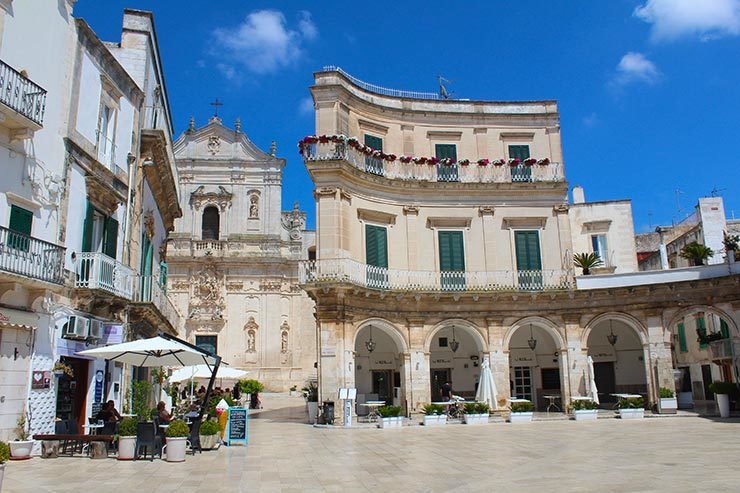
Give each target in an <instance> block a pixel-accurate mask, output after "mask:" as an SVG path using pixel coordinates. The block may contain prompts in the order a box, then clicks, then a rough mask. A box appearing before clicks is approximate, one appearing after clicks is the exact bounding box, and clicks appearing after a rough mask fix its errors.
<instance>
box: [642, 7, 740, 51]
mask: <svg viewBox="0 0 740 493" xmlns="http://www.w3.org/2000/svg"><path fill="white" fill-rule="evenodd" d="M634 15H635V17H637V18H639V19H642V20H643V21H645V22H647V23H649V24H652V28H651V32H650V36H651V38H652V40H653V41H672V40H675V39H678V38H682V37H686V36H699V37H700V39H701V40H702V41H707V40H710V39H714V38H719V37H722V36H737V35H738V34H740V0H647V1H646V3H645V5H641V6H639V7H637V8H636V9H635V11H634Z"/></svg>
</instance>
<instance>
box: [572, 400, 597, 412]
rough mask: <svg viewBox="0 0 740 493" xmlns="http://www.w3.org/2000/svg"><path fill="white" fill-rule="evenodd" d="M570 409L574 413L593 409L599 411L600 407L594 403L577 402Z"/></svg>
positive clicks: (586, 401)
mask: <svg viewBox="0 0 740 493" xmlns="http://www.w3.org/2000/svg"><path fill="white" fill-rule="evenodd" d="M570 407H571V408H572V409H573V410H574V411H591V410H593V409H598V408H599V405H598V404H596V403H595V402H594V401H588V400H577V401H573V402H572V403H571V404H570Z"/></svg>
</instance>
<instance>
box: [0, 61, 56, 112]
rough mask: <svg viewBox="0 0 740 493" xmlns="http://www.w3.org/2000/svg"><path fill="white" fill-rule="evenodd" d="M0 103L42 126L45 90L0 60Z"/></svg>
mask: <svg viewBox="0 0 740 493" xmlns="http://www.w3.org/2000/svg"><path fill="white" fill-rule="evenodd" d="M0 102H1V103H3V104H4V105H5V106H7V107H9V108H11V109H12V110H14V111H15V112H17V113H18V114H20V115H23V116H25V117H26V118H28V119H29V120H31V121H32V122H34V123H36V124H37V125H43V124H44V110H45V109H46V90H44V89H43V88H41V86H39V85H38V84H35V83H34V82H32V81H31V80H30V79H28V78H27V77H25V76H23V74H21V73H20V72H18V71H17V70H15V69H14V68H13V67H11V66H10V65H8V64H7V63H5V62H3V61H2V60H0Z"/></svg>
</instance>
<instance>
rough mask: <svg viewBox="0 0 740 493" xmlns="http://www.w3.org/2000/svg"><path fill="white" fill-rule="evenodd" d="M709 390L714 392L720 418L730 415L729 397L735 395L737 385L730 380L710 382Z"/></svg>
mask: <svg viewBox="0 0 740 493" xmlns="http://www.w3.org/2000/svg"><path fill="white" fill-rule="evenodd" d="M709 391H710V392H713V393H714V396H715V398H716V399H717V407H719V415H720V417H722V418H729V417H730V398H731V397H733V398H734V397H735V396H736V395H737V385H735V384H734V383H732V382H720V381H717V382H712V383H711V384H709Z"/></svg>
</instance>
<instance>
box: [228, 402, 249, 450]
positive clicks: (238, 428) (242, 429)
mask: <svg viewBox="0 0 740 493" xmlns="http://www.w3.org/2000/svg"><path fill="white" fill-rule="evenodd" d="M228 413H229V417H228V421H227V425H226V437H225V438H226V440H224V441H225V442H226V445H232V444H234V443H244V445H246V444H247V441H248V439H247V418H248V416H249V413H248V412H247V409H245V408H243V407H230V408H229V410H228Z"/></svg>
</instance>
